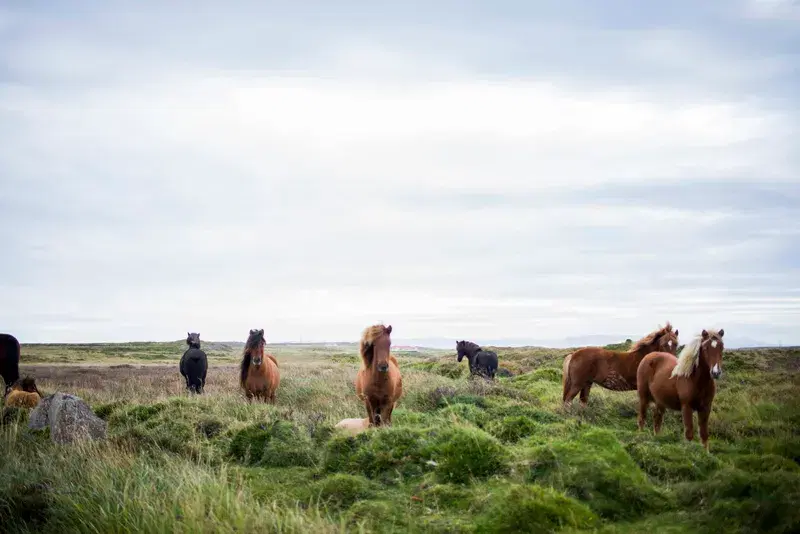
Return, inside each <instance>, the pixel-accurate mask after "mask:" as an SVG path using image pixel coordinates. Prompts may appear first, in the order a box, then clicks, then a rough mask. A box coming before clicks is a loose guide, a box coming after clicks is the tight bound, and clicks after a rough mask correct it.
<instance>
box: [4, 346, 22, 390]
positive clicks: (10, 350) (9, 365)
mask: <svg viewBox="0 0 800 534" xmlns="http://www.w3.org/2000/svg"><path fill="white" fill-rule="evenodd" d="M0 376H2V377H3V382H5V386H6V387H5V389H8V388H10V387H11V384H13V383H14V382H16V381H17V380H19V341H17V338H15V337H14V336H12V335H11V334H0Z"/></svg>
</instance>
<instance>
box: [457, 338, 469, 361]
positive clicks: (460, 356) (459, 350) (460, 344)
mask: <svg viewBox="0 0 800 534" xmlns="http://www.w3.org/2000/svg"><path fill="white" fill-rule="evenodd" d="M456 354H457V355H458V361H459V363H460V362H461V360H463V359H464V356H465V355H466V354H467V351H466V350H464V341H463V340H462V341H456Z"/></svg>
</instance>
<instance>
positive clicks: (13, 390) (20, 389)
mask: <svg viewBox="0 0 800 534" xmlns="http://www.w3.org/2000/svg"><path fill="white" fill-rule="evenodd" d="M41 398H42V393H41V392H40V391H39V388H37V387H36V381H35V380H34V379H33V378H31V377H29V376H26V377H25V378H20V379H19V380H17V381H15V382H14V383H13V384H11V386H10V387H9V388H8V390H7V391H6V398H5V401H4V404H5V405H6V406H8V407H16V408H35V407H36V405H37V404H39V401H40V400H41Z"/></svg>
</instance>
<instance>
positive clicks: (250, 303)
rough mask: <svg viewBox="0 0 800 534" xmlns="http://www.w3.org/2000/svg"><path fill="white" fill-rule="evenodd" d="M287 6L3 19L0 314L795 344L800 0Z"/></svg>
mask: <svg viewBox="0 0 800 534" xmlns="http://www.w3.org/2000/svg"><path fill="white" fill-rule="evenodd" d="M334 4H335V5H334ZM289 5H290V3H288V2H280V3H279V2H255V1H253V2H227V3H222V2H196V1H193V2H188V1H187V2H158V1H136V2H134V1H130V2H127V1H112V2H101V3H97V2H74V1H73V2H54V1H29V2H5V3H3V4H2V6H0V136H1V137H0V139H2V142H1V143H0V245H1V248H2V261H0V292H1V293H2V295H3V298H2V305H0V330H2V331H6V332H12V333H14V334H15V335H17V337H18V338H19V339H20V340H21V341H22V342H45V341H65V342H69V341H114V340H170V339H178V338H180V337H182V336H184V335H185V332H186V331H187V330H192V331H199V332H201V334H202V337H203V338H204V339H208V340H232V339H233V340H244V339H245V337H246V335H247V332H248V330H249V329H250V328H255V327H261V328H264V329H265V330H266V333H267V337H268V339H269V340H270V341H300V340H303V341H321V340H352V339H355V338H357V337H358V335H359V334H360V332H361V330H362V329H363V328H364V327H365V326H367V325H369V324H372V323H375V322H380V321H383V322H386V323H391V324H392V325H393V326H394V329H395V332H396V334H395V336H394V337H395V338H396V339H403V338H420V337H444V338H458V339H462V338H467V339H474V340H476V341H480V340H482V339H498V338H500V339H502V338H521V337H525V338H535V339H556V338H559V337H564V336H580V335H588V334H612V335H620V336H636V335H643V334H645V333H646V332H648V331H650V330H652V329H653V328H655V327H657V326H658V325H659V324H663V322H664V321H665V320H670V321H671V322H672V323H673V324H675V326H677V327H678V328H679V329H680V331H681V334H682V335H681V341H686V340H688V339H689V338H690V336H691V335H693V334H696V333H697V332H699V330H701V329H702V328H704V327H724V328H725V331H726V334H727V335H726V338H727V337H730V338H735V337H739V338H750V339H755V340H759V341H765V342H774V343H777V342H782V343H783V344H789V343H800V330H798V329H797V325H798V319H800V217H798V214H800V209H799V208H800V150H799V149H798V148H799V147H800V145H798V135H799V134H800V105H799V104H800V69H799V67H798V66H799V65H800V3H798V2H791V1H780V0H773V1H744V0H743V1H736V0H728V1H711V0H709V1H704V2H701V3H698V2H690V1H688V0H678V1H676V2H661V3H658V4H657V5H650V4H648V6H647V7H646V9H645V8H643V5H644V4H643V3H642V2H633V1H630V0H629V1H608V0H606V1H603V2H596V1H594V0H583V1H572V0H559V1H557V2H555V1H554V2H522V1H517V2H501V1H492V2H454V1H444V0H443V1H439V2H350V1H338V2H329V1H319V2H312V1H306V2H295V3H291V5H292V7H289ZM301 5H302V8H301V7H300V6H301ZM731 341H733V340H731Z"/></svg>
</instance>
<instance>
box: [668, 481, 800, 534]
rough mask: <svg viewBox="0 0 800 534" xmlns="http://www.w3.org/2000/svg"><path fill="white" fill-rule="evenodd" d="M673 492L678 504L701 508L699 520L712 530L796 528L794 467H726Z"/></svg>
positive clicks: (799, 488) (799, 493)
mask: <svg viewBox="0 0 800 534" xmlns="http://www.w3.org/2000/svg"><path fill="white" fill-rule="evenodd" d="M677 494H678V497H679V502H680V504H681V505H682V506H684V507H687V508H695V507H700V508H701V509H704V510H705V512H706V514H705V515H704V516H703V517H702V519H701V522H702V524H704V525H705V526H707V527H708V528H713V529H714V530H715V531H730V532H753V533H756V532H759V533H763V532H770V533H773V532H774V533H778V532H797V531H798V529H799V528H800V508H798V506H797V503H798V502H800V473H797V472H796V471H773V472H770V473H747V472H745V471H742V470H739V469H735V468H728V469H723V470H720V471H717V472H716V473H714V474H713V475H712V476H711V477H709V479H708V480H707V481H705V482H703V483H698V484H693V485H689V486H687V487H685V488H682V491H679V492H677Z"/></svg>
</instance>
